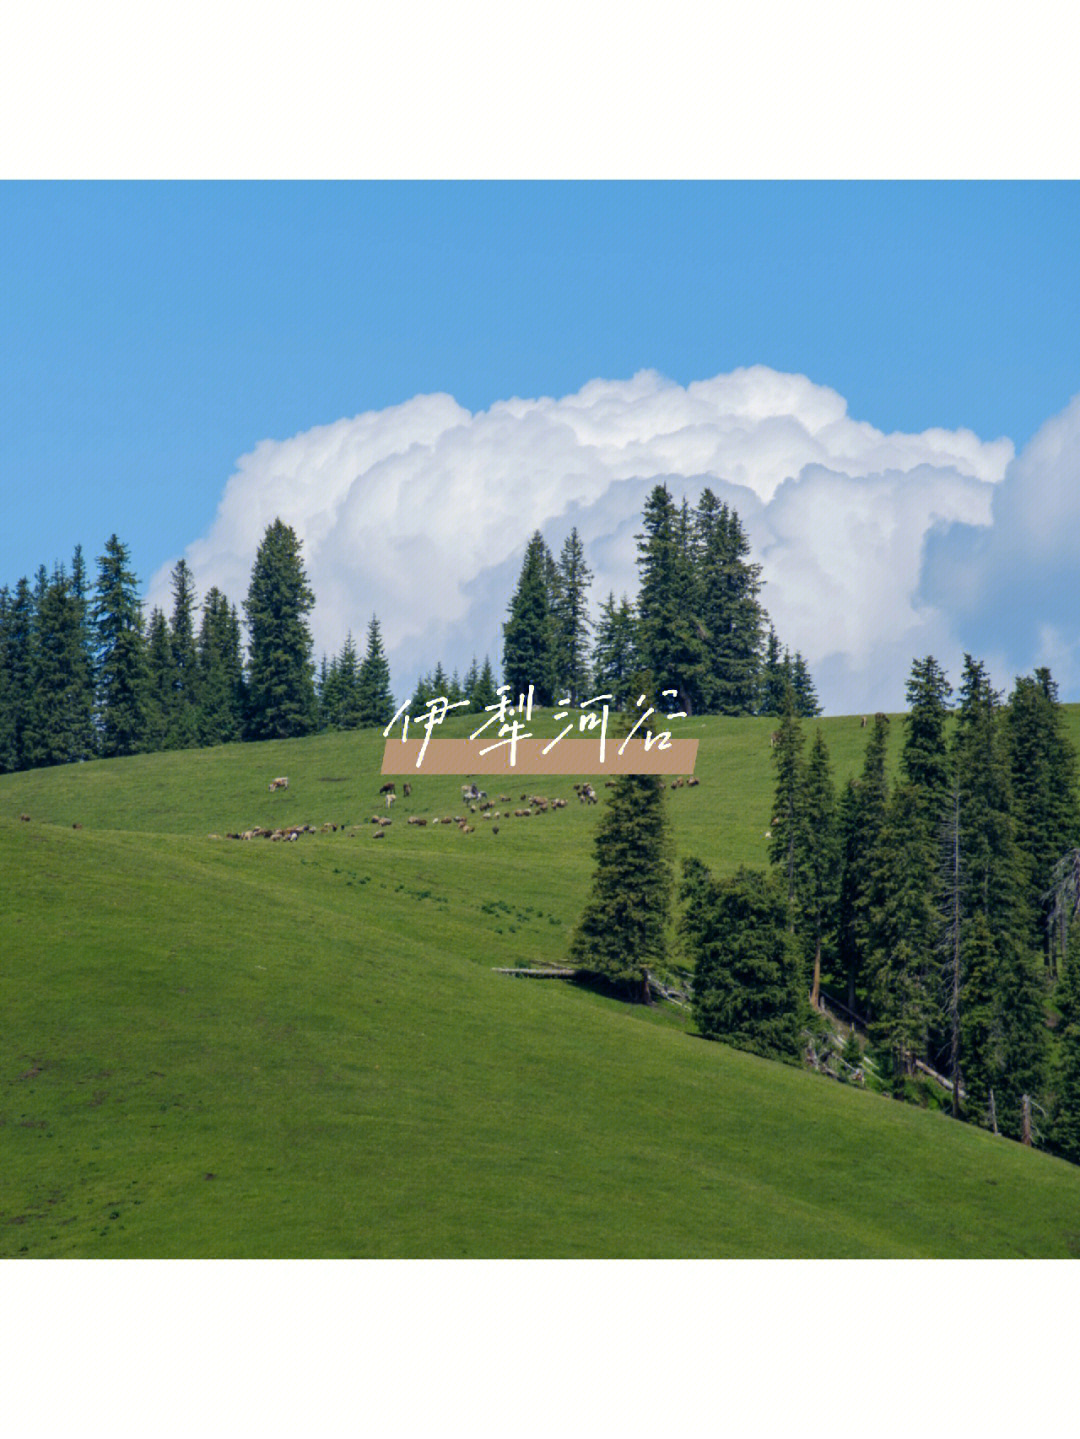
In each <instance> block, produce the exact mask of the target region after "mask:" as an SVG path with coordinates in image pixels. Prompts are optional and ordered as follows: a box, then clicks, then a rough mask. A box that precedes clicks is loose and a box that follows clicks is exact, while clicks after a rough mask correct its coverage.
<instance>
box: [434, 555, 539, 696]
mask: <svg viewBox="0 0 1080 1439" xmlns="http://www.w3.org/2000/svg"><path fill="white" fill-rule="evenodd" d="M556 574H557V572H556V570H555V564H554V561H553V560H552V558H551V555H550V553H549V552H548V547H547V545H546V544H545V543H544V537H543V535H542V534H541V533H540V531H539V530H537V531H536V532H535V533H534V534H533V537H532V539H531V540H530V541H529V543H528V546H527V547H526V550H525V559H524V562H523V564H522V567H521V575H520V577H519V579H518V584H517V589H516V590H515V591H514V595H513V598H512V599H511V601H510V613H509V616H508V618H507V620H506V623H505V624H504V625H503V680H504V682H505V683H506V684H508V685H509V686H510V690H511V694H512V695H513V696H514V701H515V703H516V701H517V696H518V695H519V694H524V695H527V694H528V692H529V686H530V685H532V686H533V702H534V703H535V704H538V705H550V704H553V703H554V702H555V699H556V695H555V690H556V688H557V685H558V665H557V659H556V644H555V628H554V620H553V618H552V613H551V585H552V583H553V581H554V577H555V576H556ZM440 693H445V691H440Z"/></svg>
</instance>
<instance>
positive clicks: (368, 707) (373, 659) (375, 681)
mask: <svg viewBox="0 0 1080 1439" xmlns="http://www.w3.org/2000/svg"><path fill="white" fill-rule="evenodd" d="M358 691H359V693H358V700H359V723H360V724H361V725H377V726H378V727H379V728H380V729H385V727H386V726H387V725H388V724H389V723H390V721H391V720H392V719H393V717H394V696H393V695H392V694H391V693H390V666H389V664H388V663H387V660H386V654H385V652H384V650H383V642H382V633H381V632H380V629H379V621H378V618H377V616H375V615H372V616H371V622H370V624H369V625H368V632H367V649H366V650H365V652H364V659H363V662H362V664H361V665H360V671H359V675H358Z"/></svg>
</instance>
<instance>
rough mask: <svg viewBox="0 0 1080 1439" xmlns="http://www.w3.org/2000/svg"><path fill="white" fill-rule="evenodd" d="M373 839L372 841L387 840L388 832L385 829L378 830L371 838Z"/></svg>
mask: <svg viewBox="0 0 1080 1439" xmlns="http://www.w3.org/2000/svg"><path fill="white" fill-rule="evenodd" d="M371 838H372V839H385V838H386V830H384V829H377V830H376V831H375V833H374V834H373V835H372V836H371Z"/></svg>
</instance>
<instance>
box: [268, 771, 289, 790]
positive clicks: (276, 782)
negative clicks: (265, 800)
mask: <svg viewBox="0 0 1080 1439" xmlns="http://www.w3.org/2000/svg"><path fill="white" fill-rule="evenodd" d="M288 788H289V780H288V776H287V775H281V776H280V778H278V779H272V780H271V781H270V793H271V794H273V793H274V791H275V790H276V789H288Z"/></svg>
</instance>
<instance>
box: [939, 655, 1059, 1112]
mask: <svg viewBox="0 0 1080 1439" xmlns="http://www.w3.org/2000/svg"><path fill="white" fill-rule="evenodd" d="M996 702H997V696H996V695H995V694H994V692H993V690H992V689H991V687H990V684H989V680H988V679H987V676H986V671H985V667H984V666H983V665H982V664H981V663H979V662H978V661H976V660H973V659H972V658H971V656H970V655H966V656H965V659H964V677H963V682H962V686H961V698H960V707H959V712H958V715H957V728H956V738H955V742H954V763H955V768H956V776H957V812H958V824H959V842H958V848H959V854H960V861H959V864H958V865H957V866H955V868H956V869H957V870H958V871H959V875H958V878H959V885H960V888H959V906H958V907H959V915H960V922H961V926H962V935H963V939H962V945H961V956H962V959H964V960H965V961H967V959H968V956H972V961H971V962H974V963H977V964H978V966H979V967H980V970H981V975H980V976H977V977H976V980H975V982H974V984H973V985H972V987H971V994H972V995H973V996H974V997H975V999H976V1000H977V1003H978V1005H979V1008H980V1013H979V1015H977V1016H975V1017H974V1018H973V1020H972V1022H971V1024H970V1025H968V1026H967V1027H965V1016H964V1013H963V1010H962V1011H961V1016H960V1040H961V1054H960V1067H961V1072H962V1074H963V1076H964V1079H965V1082H966V1084H967V1088H968V1090H969V1096H968V1098H969V1106H968V1107H969V1110H970V1111H971V1112H972V1113H973V1114H975V1115H979V1116H981V1117H983V1118H985V1117H986V1105H987V1104H988V1096H989V1090H990V1088H993V1089H994V1094H995V1102H996V1109H997V1119H998V1123H999V1125H1000V1127H1001V1129H1002V1130H1003V1131H1004V1132H1005V1133H1007V1134H1012V1135H1014V1136H1015V1135H1018V1134H1019V1132H1020V1120H1021V1116H1020V1108H1021V1096H1022V1095H1023V1094H1025V1093H1027V1094H1029V1095H1031V1096H1034V1095H1035V1094H1036V1093H1038V1092H1039V1090H1040V1089H1041V1086H1042V1083H1043V1078H1044V1071H1045V1044H1046V1040H1045V1028H1044V1019H1043V1012H1042V988H1041V983H1040V978H1039V974H1038V966H1037V963H1036V961H1035V957H1034V954H1033V952H1032V949H1031V920H1030V910H1029V907H1028V901H1027V894H1026V892H1025V878H1026V876H1025V866H1024V856H1023V854H1022V852H1021V851H1020V849H1019V846H1018V845H1017V842H1016V831H1015V822H1014V820H1013V813H1012V810H1013V801H1012V793H1011V784H1010V780H1009V771H1008V763H1007V758H1006V753H1005V745H1004V736H1003V733H1002V728H1001V723H1000V721H999V719H998V715H997V703H996ZM976 924H977V926H978V928H977V934H976ZM988 945H989V947H990V950H991V951H992V953H990V954H988V953H985V952H984V951H985V950H986V947H987V946H988ZM962 983H963V984H965V986H966V981H962ZM980 1043H986V1044H988V1045H989V1046H990V1049H989V1052H988V1053H986V1054H982V1053H980V1051H979V1048H978V1046H979V1044H980Z"/></svg>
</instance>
